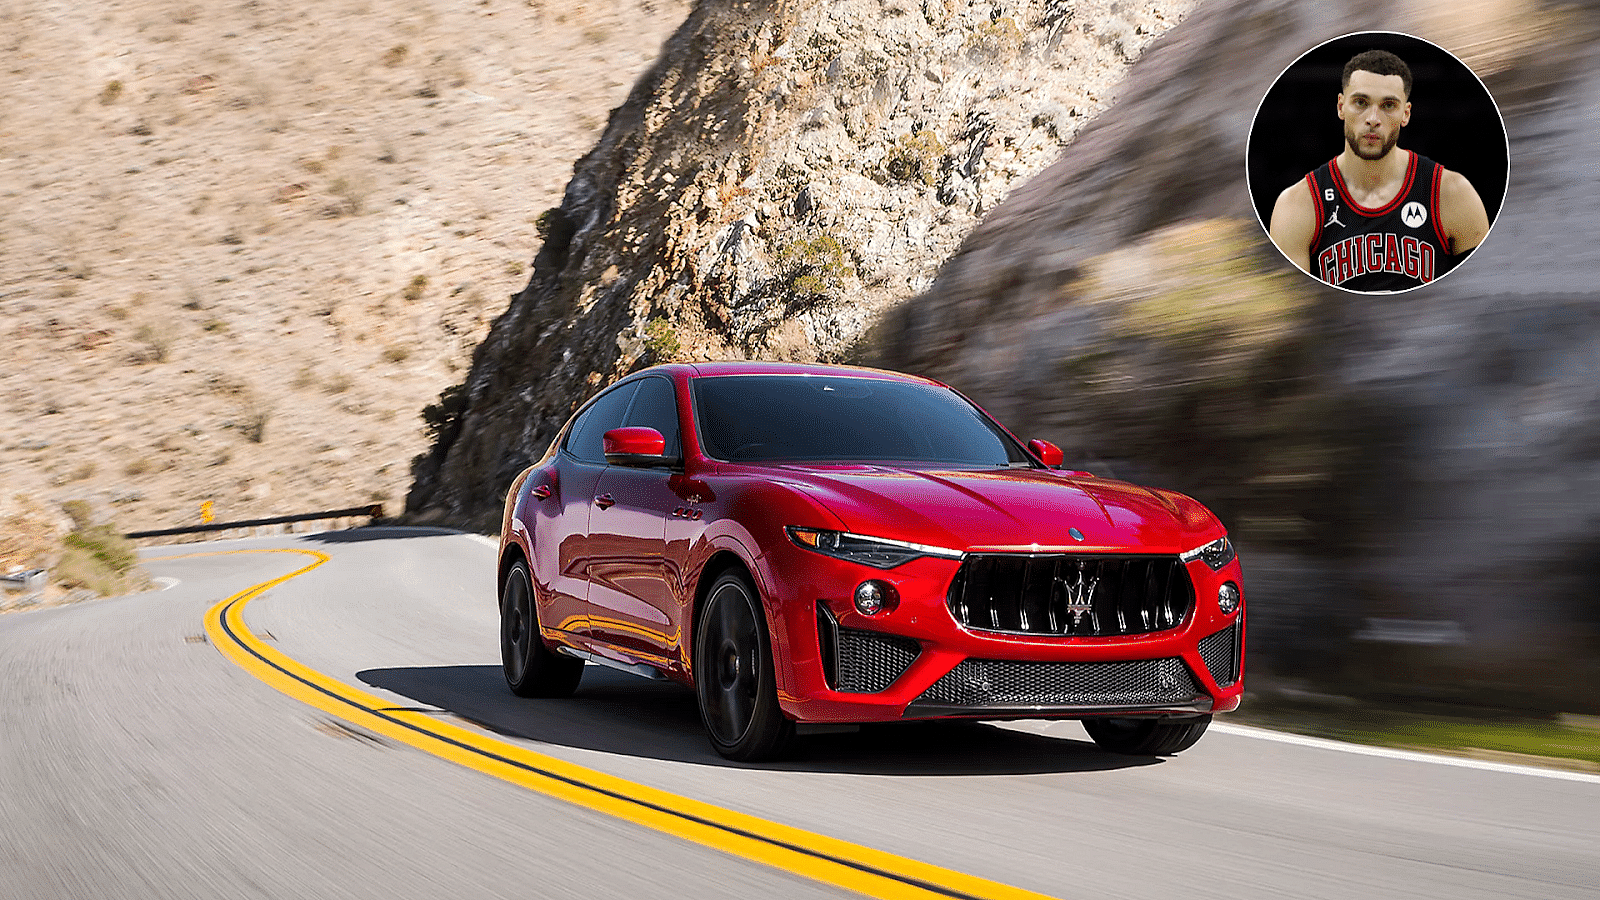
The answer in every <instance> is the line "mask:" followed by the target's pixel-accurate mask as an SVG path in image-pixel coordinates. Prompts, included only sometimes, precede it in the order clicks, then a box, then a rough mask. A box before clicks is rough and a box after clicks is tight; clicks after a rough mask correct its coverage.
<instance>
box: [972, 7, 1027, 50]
mask: <svg viewBox="0 0 1600 900" xmlns="http://www.w3.org/2000/svg"><path fill="white" fill-rule="evenodd" d="M965 49H966V51H967V53H969V54H971V55H972V56H977V57H982V58H985V59H992V60H994V59H1008V58H1010V57H1013V56H1016V55H1017V54H1018V53H1019V52H1021V50H1022V29H1021V28H1019V27H1017V20H1016V19H1013V18H1011V17H1010V16H1001V17H1000V18H998V19H993V20H991V21H988V22H985V23H983V24H982V25H979V26H978V27H977V28H974V29H973V30H972V32H971V33H970V34H968V35H967V40H966V45H965Z"/></svg>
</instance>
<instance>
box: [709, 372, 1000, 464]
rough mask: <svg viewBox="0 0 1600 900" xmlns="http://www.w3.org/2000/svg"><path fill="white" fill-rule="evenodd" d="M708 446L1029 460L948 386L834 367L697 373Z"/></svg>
mask: <svg viewBox="0 0 1600 900" xmlns="http://www.w3.org/2000/svg"><path fill="white" fill-rule="evenodd" d="M694 401H695V414H696V417H697V418H698V420H699V423H700V441H701V445H702V446H703V447H704V449H705V452H706V454H707V455H709V456H712V457H714V458H716V459H723V460H729V461H822V460H837V461H852V462H890V461H892V462H912V463H938V464H941V465H958V466H962V467H981V468H999V467H1005V466H1026V465H1029V464H1030V463H1029V459H1028V456H1027V454H1026V453H1025V452H1024V451H1023V449H1022V448H1021V447H1020V446H1018V445H1017V442H1016V441H1015V440H1013V439H1012V438H1011V437H1010V436H1009V435H1007V434H1006V433H1005V432H1003V431H1001V430H1000V428H999V427H998V426H996V425H995V424H994V423H993V422H991V421H990V420H989V418H988V417H987V416H985V415H984V414H983V413H981V412H979V411H978V409H977V408H976V407H974V406H973V405H972V404H971V403H968V402H967V401H966V400H964V399H963V398H962V397H961V396H960V395H958V394H956V393H955V392H954V391H951V390H949V389H947V388H942V387H936V386H933V385H927V384H917V383H914V382H906V381H891V380H886V379H878V378H852V377H843V376H834V375H721V376H715V377H707V378H697V379H695V380H694Z"/></svg>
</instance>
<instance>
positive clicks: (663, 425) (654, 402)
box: [623, 378, 682, 457]
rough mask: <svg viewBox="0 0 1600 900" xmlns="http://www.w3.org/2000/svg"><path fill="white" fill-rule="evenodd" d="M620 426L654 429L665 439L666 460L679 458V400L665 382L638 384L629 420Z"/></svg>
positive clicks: (669, 385) (648, 379) (646, 380)
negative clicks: (668, 457) (670, 457)
mask: <svg viewBox="0 0 1600 900" xmlns="http://www.w3.org/2000/svg"><path fill="white" fill-rule="evenodd" d="M623 424H626V425H642V426H644V427H646V428H654V429H655V430H657V431H659V432H661V436H662V437H664V438H666V439H667V451H666V452H667V455H668V456H673V457H676V456H681V455H682V454H681V453H679V451H678V399H677V396H676V394H675V393H674V392H673V390H672V382H670V381H668V380H666V379H665V378H645V379H641V380H640V381H639V391H638V393H636V394H634V395H633V406H631V407H629V408H628V418H627V421H626V422H624V423H623Z"/></svg>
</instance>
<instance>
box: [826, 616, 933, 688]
mask: <svg viewBox="0 0 1600 900" xmlns="http://www.w3.org/2000/svg"><path fill="white" fill-rule="evenodd" d="M817 636H818V638H819V639H820V642H821V645H822V671H823V676H824V677H825V678H827V680H828V687H830V688H832V689H834V690H836V691H843V692H845V693H850V694H876V693H878V692H879V691H882V690H885V689H887V688H888V687H889V685H891V684H894V682H895V679H897V678H899V677H900V676H901V675H902V674H904V673H905V670H906V669H908V668H910V667H911V664H912V663H913V662H915V661H916V659H917V654H919V653H921V652H922V648H921V646H920V645H919V644H918V643H917V642H916V641H913V640H911V639H909V638H903V637H896V636H894V635H889V634H879V633H878V632H876V631H858V630H856V629H854V628H840V627H839V623H838V622H837V621H835V620H834V618H833V616H832V615H831V614H830V613H829V612H828V610H827V608H826V607H824V606H823V605H822V604H820V603H819V604H817Z"/></svg>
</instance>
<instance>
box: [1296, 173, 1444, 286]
mask: <svg viewBox="0 0 1600 900" xmlns="http://www.w3.org/2000/svg"><path fill="white" fill-rule="evenodd" d="M1338 162H1339V161H1338V159H1337V158H1335V159H1331V160H1329V161H1328V162H1326V163H1324V164H1323V165H1322V166H1321V167H1320V168H1318V169H1317V170H1316V171H1314V172H1312V173H1311V174H1309V175H1307V176H1306V182H1307V184H1309V186H1310V188H1311V200H1312V203H1313V204H1315V206H1316V217H1317V230H1316V233H1315V234H1313V235H1312V237H1311V272H1312V274H1314V275H1316V276H1317V277H1318V278H1320V279H1322V280H1323V281H1326V282H1327V283H1329V284H1335V285H1338V286H1339V287H1344V288H1349V289H1351V290H1354V291H1399V290H1405V289H1406V288H1413V287H1416V286H1417V285H1421V284H1427V283H1428V282H1430V281H1432V280H1434V279H1435V278H1438V277H1439V276H1440V275H1443V274H1444V273H1445V271H1446V270H1447V269H1448V268H1449V267H1450V264H1451V263H1453V262H1454V260H1452V259H1451V257H1450V241H1449V240H1448V239H1447V238H1446V237H1445V233H1444V229H1443V228H1442V227H1441V226H1440V224H1439V178H1440V176H1441V175H1443V173H1444V168H1443V167H1441V166H1440V165H1439V164H1438V163H1436V162H1434V161H1433V160H1431V159H1428V158H1427V157H1425V156H1420V155H1418V154H1416V153H1412V154H1411V161H1410V163H1409V164H1408V165H1407V166H1406V180H1405V183H1404V184H1402V185H1401V187H1400V190H1399V191H1398V192H1397V193H1396V194H1395V195H1394V199H1393V200H1390V201H1389V202H1388V203H1386V204H1384V206H1383V207H1382V208H1380V209H1368V208H1366V207H1364V206H1358V205H1357V204H1356V202H1355V201H1354V200H1352V199H1350V191H1349V190H1348V189H1346V188H1345V185H1344V178H1343V177H1342V176H1341V175H1340V174H1339V165H1338Z"/></svg>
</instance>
